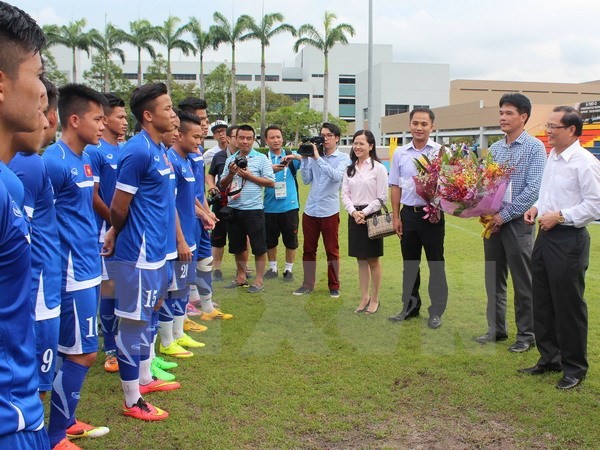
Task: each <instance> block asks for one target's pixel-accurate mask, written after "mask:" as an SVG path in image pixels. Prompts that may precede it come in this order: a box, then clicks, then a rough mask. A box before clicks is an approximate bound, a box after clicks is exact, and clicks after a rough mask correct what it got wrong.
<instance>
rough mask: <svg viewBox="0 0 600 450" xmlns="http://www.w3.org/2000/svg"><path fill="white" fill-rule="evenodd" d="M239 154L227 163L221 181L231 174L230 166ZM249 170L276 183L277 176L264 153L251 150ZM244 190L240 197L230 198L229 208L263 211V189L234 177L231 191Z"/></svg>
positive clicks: (248, 157)
mask: <svg viewBox="0 0 600 450" xmlns="http://www.w3.org/2000/svg"><path fill="white" fill-rule="evenodd" d="M238 154H239V151H237V152H236V153H234V154H233V155H231V156H230V157H229V158H227V161H225V168H224V169H223V175H222V177H221V179H223V178H225V177H226V176H227V174H228V173H229V164H231V163H232V162H233V160H234V159H235V157H236V156H237V155H238ZM246 158H247V159H248V169H247V170H249V171H250V173H252V175H254V176H256V177H262V178H268V179H269V180H273V181H275V175H274V174H273V167H272V166H271V163H270V162H269V159H268V158H267V157H266V156H265V155H263V154H262V153H259V152H257V151H256V150H254V149H252V150H250V153H248V156H246ZM242 184H243V188H242V190H241V192H240V193H239V195H235V196H233V197H229V202H228V203H227V204H228V205H229V206H231V207H232V208H235V209H240V210H246V211H247V210H252V209H263V188H262V186H259V185H258V184H256V183H253V182H252V181H249V180H245V182H243V180H242V178H241V177H239V176H237V175H234V177H233V179H232V180H231V184H230V185H229V191H235V190H237V189H239V188H240V187H242Z"/></svg>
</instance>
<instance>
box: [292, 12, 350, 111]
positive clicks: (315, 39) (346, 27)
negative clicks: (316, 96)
mask: <svg viewBox="0 0 600 450" xmlns="http://www.w3.org/2000/svg"><path fill="white" fill-rule="evenodd" d="M336 19H337V16H336V15H335V14H334V13H332V12H329V11H325V16H324V19H323V25H324V28H325V33H324V34H322V35H321V34H320V33H319V32H318V31H317V30H316V28H315V27H313V26H312V25H311V24H309V23H307V24H304V25H302V26H301V27H300V28H299V29H298V36H299V39H298V40H297V41H296V43H295V44H294V51H295V52H296V53H297V52H298V49H299V48H300V46H301V45H310V46H312V47H315V48H317V49H319V50H321V52H323V56H324V57H325V65H324V68H323V121H324V122H326V121H327V117H328V113H329V111H328V108H327V103H328V95H329V64H328V62H329V51H330V50H331V49H332V48H333V46H334V45H335V44H338V43H339V44H347V43H348V38H347V37H346V34H349V35H350V36H354V27H353V26H352V25H350V24H347V23H340V24H338V25H337V26H335V27H334V26H333V22H334V21H335V20H336Z"/></svg>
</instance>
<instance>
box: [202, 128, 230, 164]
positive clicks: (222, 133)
mask: <svg viewBox="0 0 600 450" xmlns="http://www.w3.org/2000/svg"><path fill="white" fill-rule="evenodd" d="M227 126H228V125H227V122H225V121H224V120H216V121H214V122H213V123H211V124H210V131H211V132H212V134H213V139H214V140H215V141H217V145H215V146H214V147H213V148H211V149H209V150H207V151H205V152H204V165H205V166H206V167H210V163H211V161H212V159H213V157H214V156H215V155H216V154H217V153H218V152H220V151H221V150H226V149H227V144H228V140H227Z"/></svg>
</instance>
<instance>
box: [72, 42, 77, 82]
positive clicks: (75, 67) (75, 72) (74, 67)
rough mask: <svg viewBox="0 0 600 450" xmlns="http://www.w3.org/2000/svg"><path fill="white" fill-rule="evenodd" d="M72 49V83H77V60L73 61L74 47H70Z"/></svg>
mask: <svg viewBox="0 0 600 450" xmlns="http://www.w3.org/2000/svg"><path fill="white" fill-rule="evenodd" d="M71 50H72V51H73V83H77V62H76V61H75V50H76V49H75V47H73V48H72V49H71Z"/></svg>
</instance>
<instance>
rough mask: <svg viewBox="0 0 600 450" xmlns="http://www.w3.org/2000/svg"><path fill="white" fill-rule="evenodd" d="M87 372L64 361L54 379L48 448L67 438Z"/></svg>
mask: <svg viewBox="0 0 600 450" xmlns="http://www.w3.org/2000/svg"><path fill="white" fill-rule="evenodd" d="M87 372H88V368H87V367H85V366H82V365H81V364H77V363H76V362H73V361H71V360H69V359H65V361H64V363H63V365H62V367H61V368H60V370H59V371H58V373H57V374H56V377H55V378H54V383H53V384H52V396H51V400H50V402H51V403H50V421H49V423H48V438H49V439H50V448H52V447H54V446H55V445H56V444H58V443H59V442H60V441H62V440H63V439H64V438H65V437H67V428H69V426H71V425H72V424H73V422H74V421H75V410H76V409H77V404H78V403H79V393H80V392H81V386H83V380H85V376H86V374H87Z"/></svg>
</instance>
